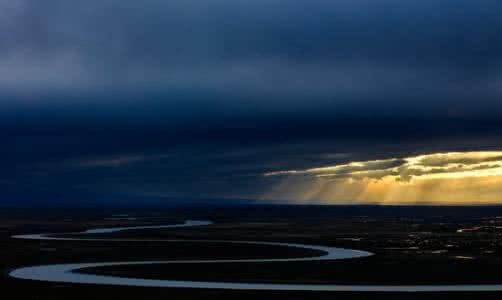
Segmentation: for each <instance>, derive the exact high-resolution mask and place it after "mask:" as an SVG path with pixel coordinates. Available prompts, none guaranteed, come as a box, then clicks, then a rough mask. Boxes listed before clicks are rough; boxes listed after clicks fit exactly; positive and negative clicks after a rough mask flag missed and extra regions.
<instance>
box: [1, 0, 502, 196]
mask: <svg viewBox="0 0 502 300" xmlns="http://www.w3.org/2000/svg"><path fill="white" fill-rule="evenodd" d="M501 11H502V3H500V1H497V0H486V1H469V0H457V1H451V0H449V1H447V0H422V1H399V0H378V1H377V0H360V1H349V0H339V1H327V0H310V1H306V0H305V1H304V0H301V1H300V0H294V1H283V0H267V1H265V0H256V1H244V0H232V1H229V0H206V1H201V0H183V1H157V0H146V1H129V0H121V1H118V0H101V1H94V0H90V1H78V2H74V1H71V2H69V1H57V0H48V1H34V0H32V1H30V0H12V1H5V3H2V4H0V40H1V43H0V139H1V143H2V146H1V147H0V155H1V157H0V163H1V166H2V168H1V171H0V196H1V195H2V194H3V196H1V198H2V202H3V203H7V204H9V203H28V202H29V203H34V202H35V203H38V204H51V203H74V202H75V203H84V202H86V201H90V202H92V201H97V200H90V199H100V200H99V201H103V203H105V204H107V203H108V202H109V203H114V201H120V199H125V198H127V197H132V198H135V197H137V198H138V199H140V200H130V201H142V200H141V197H143V196H145V195H150V196H165V197H171V198H179V197H181V198H214V199H221V198H232V199H234V198H253V199H256V198H261V197H262V196H263V195H264V194H266V192H267V191H268V190H269V189H270V188H273V186H274V185H275V184H277V182H276V180H277V179H273V178H264V177H263V176H262V174H263V173H265V172H269V171H275V170H280V169H294V168H309V167H316V166H321V165H325V164H335V163H344V162H348V161H354V160H365V159H377V158H382V157H384V158H385V157H394V156H406V155H410V154H420V153H430V152H434V151H454V150H455V151H459V150H460V151H464V150H465V151H466V150H493V149H500V146H502V145H501V142H500V141H499V140H500V139H499V137H500V135H501V134H502V121H501V120H502V101H500V99H501V96H502V38H501V35H500V32H502V18H500V12H501ZM97 195H98V196H99V197H98V196H97ZM4 199H5V200H4ZM117 199H118V200H117ZM135 199H136V198H135ZM107 201H108V202H107ZM124 201H125V200H124ZM128 201H129V200H128ZM162 201H173V200H169V199H165V200H162Z"/></svg>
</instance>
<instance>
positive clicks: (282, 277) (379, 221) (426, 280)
mask: <svg viewBox="0 0 502 300" xmlns="http://www.w3.org/2000/svg"><path fill="white" fill-rule="evenodd" d="M186 219H199V220H213V221H215V224H214V225H210V226H203V227H194V228H179V229H163V230H141V231H127V232H118V233H113V234H107V235H100V236H101V237H130V238H132V237H134V238H138V239H142V238H144V239H148V238H158V239H168V238H169V239H215V240H221V239H229V240H230V239H231V240H259V241H271V242H294V243H305V244H314V245H329V246H337V247H346V248H354V249H361V250H367V251H370V252H373V253H375V255H374V256H372V257H368V258H361V259H350V260H338V261H323V262H287V263H252V264H250V263H234V264H205V265H202V264H201V265H182V264H180V265H169V266H165V265H164V266H162V265H151V266H134V267H131V266H124V267H113V268H112V267H108V268H97V269H93V270H91V269H87V270H84V272H90V273H100V274H112V275H118V276H127V277H140V278H162V279H184V280H204V281H229V282H230V281H231V282H281V283H319V284H330V283H331V284H333V283H339V284H394V285H397V284H488V283H502V207H475V208H472V207H468V208H467V207H374V206H360V207H316V206H311V207H310V206H308V207H306V206H250V207H231V208H229V207H227V208H223V207H211V208H208V207H206V208H198V209H194V208H192V209H186V208H185V209H165V210H146V209H145V210H137V209H136V210H134V211H127V210H90V209H89V210H51V211H49V210H47V211H36V212H35V211H20V210H12V209H9V210H7V209H5V210H2V211H0V268H1V271H2V276H1V277H0V288H1V289H2V291H4V294H5V295H7V294H8V293H9V294H10V293H14V294H13V295H15V296H12V297H15V298H17V299H89V298H97V299H102V298H110V297H113V299H141V298H145V297H146V298H147V299H223V298H226V299H242V300H245V299H272V300H274V299H288V300H291V299H333V298H336V299H472V298H473V297H478V298H480V299H500V297H501V296H502V293H487V292H480V293H416V294H415V293H414V294H409V293H406V294H403V293H400V294H395V293H340V292H327V293H320V292H316V293H314V292H253V291H246V292H243V291H222V290H187V289H161V288H132V287H117V286H110V287H108V286H93V285H73V284H60V283H44V282H34V281H26V280H16V279H12V278H9V277H8V276H7V275H6V274H7V273H8V271H9V270H11V269H13V268H16V267H21V266H29V265H38V264H52V263H70V262H92V261H96V262H99V261H129V260H162V259H166V260H167V259H169V260H171V259H209V258H214V259H218V258H222V259H223V258H236V259H241V258H275V257H277V258H279V257H301V256H309V255H316V254H317V253H315V252H313V251H307V250H301V249H291V248H282V247H271V246H251V245H237V244H234V245H228V244H218V243H215V244H208V243H201V242H194V243H159V242H135V243H117V242H83V241H79V242H75V241H28V240H14V239H11V238H10V236H11V235H13V234H22V233H43V232H75V231H80V230H84V229H88V228H94V227H108V226H123V225H127V226H135V225H138V226H139V225H155V224H163V225H165V224H174V223H177V222H182V221H184V220H186Z"/></svg>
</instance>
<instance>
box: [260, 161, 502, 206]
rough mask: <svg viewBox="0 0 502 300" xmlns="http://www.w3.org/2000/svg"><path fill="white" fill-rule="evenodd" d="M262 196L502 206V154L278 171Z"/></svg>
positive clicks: (370, 162) (361, 163)
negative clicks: (273, 184) (274, 183)
mask: <svg viewBox="0 0 502 300" xmlns="http://www.w3.org/2000/svg"><path fill="white" fill-rule="evenodd" d="M265 175H266V176H279V175H282V176H281V180H280V184H279V185H278V186H276V187H275V188H274V189H272V190H271V191H269V192H268V193H267V194H266V195H265V196H264V198H274V199H281V198H282V199H284V198H285V199H292V200H298V201H300V202H308V201H313V202H323V203H354V202H356V203H381V204H415V203H427V204H499V203H501V204H502V151H482V152H481V151H479V152H447V153H433V154H426V155H418V156H410V157H404V158H391V159H382V160H369V161H357V162H349V163H345V164H339V165H332V166H323V167H316V168H309V169H304V170H286V171H275V172H269V173H266V174H265Z"/></svg>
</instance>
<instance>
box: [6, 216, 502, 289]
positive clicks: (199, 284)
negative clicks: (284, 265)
mask: <svg viewBox="0 0 502 300" xmlns="http://www.w3.org/2000/svg"><path fill="white" fill-rule="evenodd" d="M210 224H212V222H211V221H186V222H185V223H183V224H176V225H162V226H138V227H115V228H98V229H91V230H87V231H83V232H76V233H75V232H74V233H71V234H72V235H73V236H72V237H62V236H58V234H28V235H15V236H13V238H16V239H28V240H59V241H93V242H97V241H101V242H102V241H107V242H109V241H112V242H145V241H148V242H178V243H180V242H206V243H230V244H253V245H269V246H281V247H293V248H301V249H308V250H316V251H320V252H321V253H322V254H321V255H319V256H313V257H300V258H277V259H219V260H157V261H123V262H98V263H73V264H53V265H41V266H30V267H23V268H19V269H15V270H13V271H11V272H10V273H9V276H11V277H14V278H18V279H28V280H38V281H49V282H65V283H83V284H101V285H127V286H140V287H168V288H207V289H233V290H283V291H354V292H446V291H502V284H471V285H467V284H461V285H345V284H344V285H340V284H297V283H291V284H289V283H280V284H279V283H246V282H242V283H240V282H213V281H187V280H163V279H142V278H126V277H117V276H112V275H93V274H84V273H78V272H77V271H78V270H82V269H85V268H95V267H109V266H124V265H152V264H165V265H169V264H210V263H256V262H292V261H319V260H336V259H351V258H360V257H367V256H371V255H373V254H372V253H370V252H366V251H360V250H353V249H343V248H335V247H327V246H316V245H304V244H293V243H275V242H261V241H238V240H179V239H127V238H125V239H124V238H120V239H104V238H92V237H90V236H92V235H93V234H98V233H112V232H119V231H124V230H140V229H161V228H164V229H165V228H180V227H191V226H203V225H210ZM76 236H77V237H76Z"/></svg>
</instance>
